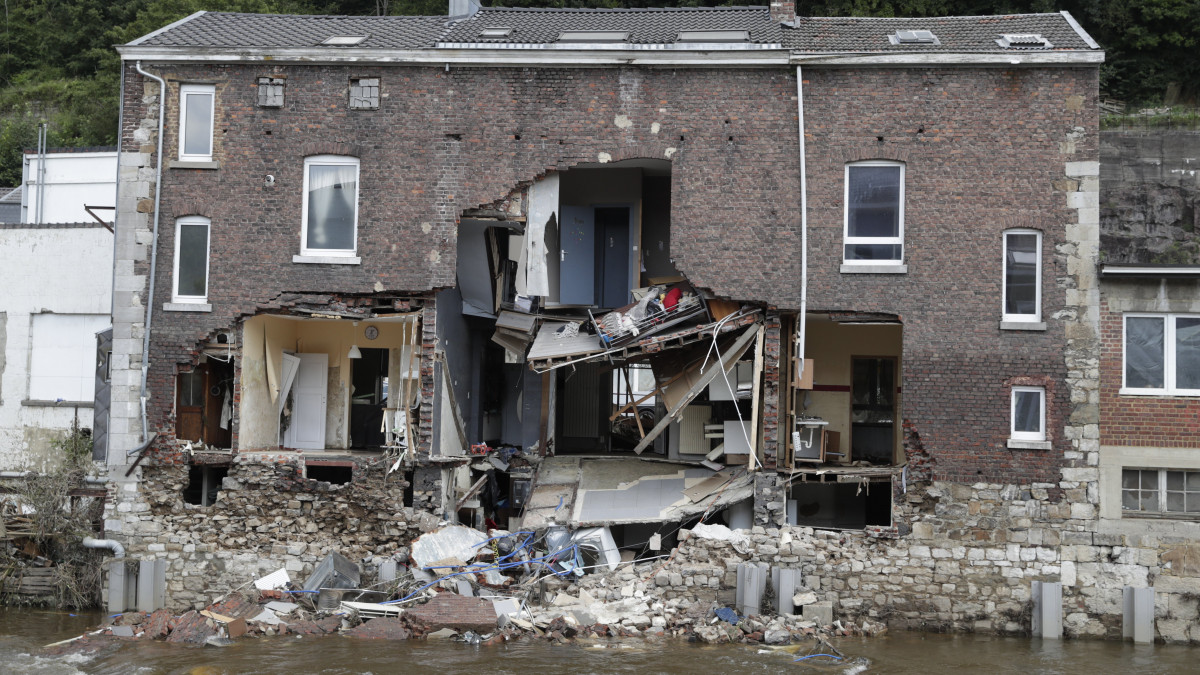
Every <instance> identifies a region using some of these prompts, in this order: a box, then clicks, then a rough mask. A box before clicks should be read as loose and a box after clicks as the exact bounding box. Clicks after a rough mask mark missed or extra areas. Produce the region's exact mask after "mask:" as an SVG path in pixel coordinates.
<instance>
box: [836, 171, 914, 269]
mask: <svg viewBox="0 0 1200 675" xmlns="http://www.w3.org/2000/svg"><path fill="white" fill-rule="evenodd" d="M844 201H845V209H846V213H845V229H844V232H843V243H844V249H843V257H844V262H845V263H846V264H847V265H881V264H883V265H889V264H895V265H899V264H901V263H903V262H904V164H902V163H900V162H886V161H870V162H854V163H853V164H847V165H846V191H845V199H844Z"/></svg>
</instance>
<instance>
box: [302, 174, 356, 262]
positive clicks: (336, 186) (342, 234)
mask: <svg viewBox="0 0 1200 675" xmlns="http://www.w3.org/2000/svg"><path fill="white" fill-rule="evenodd" d="M302 210H303V220H304V227H303V234H302V241H301V253H302V254H304V255H317V256H353V255H354V252H355V248H356V246H357V240H358V159H357V158H355V157H342V156H338V155H317V156H315V157H309V158H307V159H305V160H304V205H303V209H302Z"/></svg>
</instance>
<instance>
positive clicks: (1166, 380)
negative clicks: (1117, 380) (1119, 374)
mask: <svg viewBox="0 0 1200 675" xmlns="http://www.w3.org/2000/svg"><path fill="white" fill-rule="evenodd" d="M1124 351H1125V369H1124V370H1125V380H1124V383H1123V385H1122V387H1121V393H1122V394H1160V395H1161V394H1177V395H1182V396H1200V314H1126V315H1125V350H1124Z"/></svg>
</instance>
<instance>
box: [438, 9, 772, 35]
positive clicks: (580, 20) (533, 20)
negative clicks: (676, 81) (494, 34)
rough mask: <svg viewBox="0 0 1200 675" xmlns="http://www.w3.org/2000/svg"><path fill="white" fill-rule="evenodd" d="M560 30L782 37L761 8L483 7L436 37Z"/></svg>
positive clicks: (557, 33)
mask: <svg viewBox="0 0 1200 675" xmlns="http://www.w3.org/2000/svg"><path fill="white" fill-rule="evenodd" d="M500 26H503V27H507V28H512V29H513V31H512V34H511V35H510V36H508V37H506V38H482V37H480V35H479V34H480V32H481V31H482V30H483V29H484V28H492V27H500ZM565 30H621V31H629V39H628V42H629V43H630V44H666V43H674V42H675V40H676V38H677V37H678V35H679V31H681V30H745V31H749V33H750V42H752V43H755V44H775V43H779V42H780V40H781V39H782V32H783V31H782V30H781V28H780V26H779V24H778V23H775V22H774V21H771V15H770V12H769V10H768V9H767V8H766V7H713V8H693V7H688V8H683V7H680V8H659V9H503V8H485V9H483V10H481V11H480V12H478V13H477V14H476V15H475V16H473V17H471V18H470V19H466V20H464V21H459V22H457V23H455V24H454V26H453V27H452V28H450V30H448V31H447V32H446V33H445V34H444V35H443V36H442V37H441V40H440V41H441V42H476V43H484V42H486V43H505V44H549V43H553V42H557V41H558V36H559V33H561V32H563V31H565Z"/></svg>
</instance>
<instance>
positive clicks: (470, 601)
mask: <svg viewBox="0 0 1200 675" xmlns="http://www.w3.org/2000/svg"><path fill="white" fill-rule="evenodd" d="M406 616H407V617H409V618H411V619H412V620H413V621H414V622H417V623H421V624H424V625H425V626H427V627H428V628H429V630H431V631H432V630H437V629H439V628H453V629H455V630H460V631H466V630H473V631H475V632H477V633H486V632H489V631H492V630H495V628H496V610H495V609H494V608H493V607H492V603H491V602H489V601H487V600H484V599H481V598H468V597H466V596H464V595H458V594H457V593H449V592H447V593H439V594H437V595H436V596H435V597H434V598H433V599H432V600H430V601H429V602H427V603H425V604H424V605H420V606H418V607H416V608H414V609H411V610H409V611H408V612H407V613H406Z"/></svg>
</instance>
